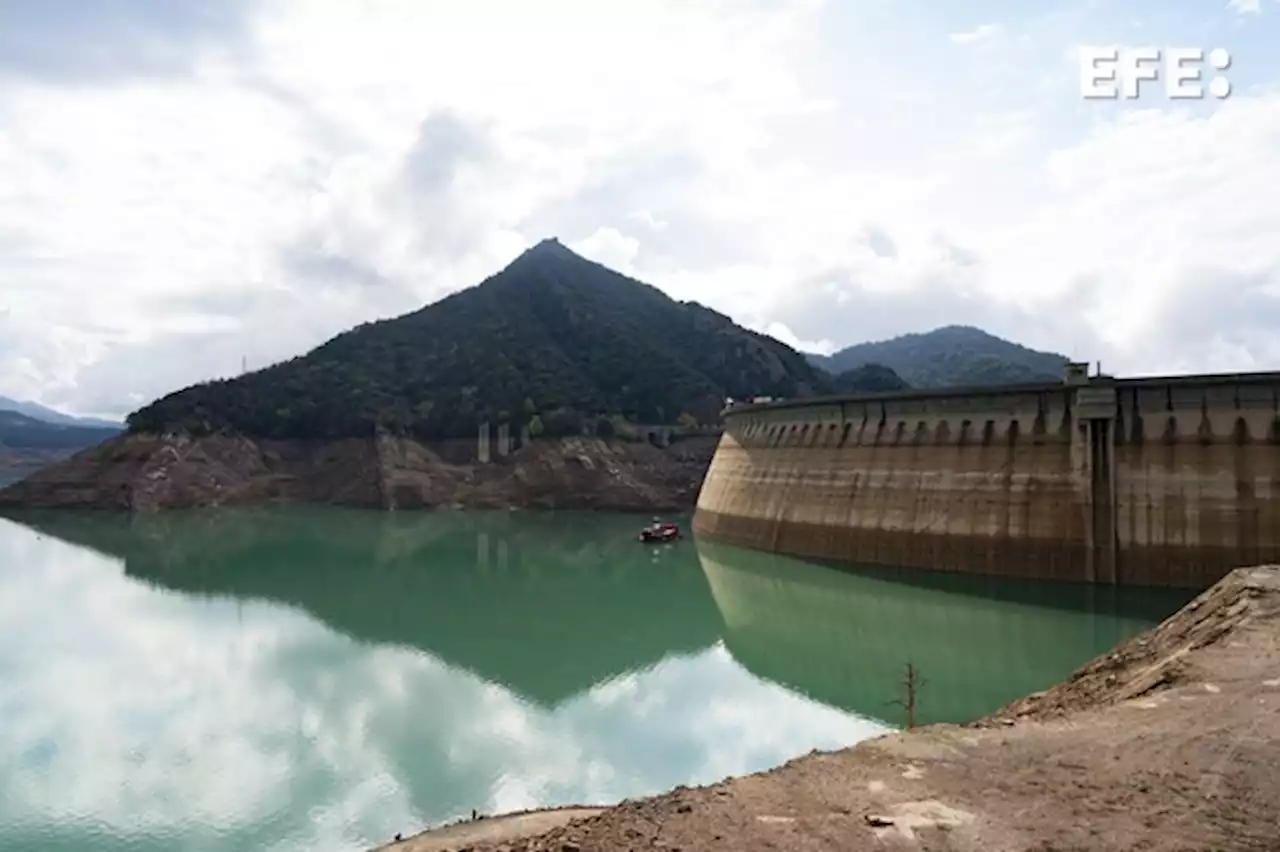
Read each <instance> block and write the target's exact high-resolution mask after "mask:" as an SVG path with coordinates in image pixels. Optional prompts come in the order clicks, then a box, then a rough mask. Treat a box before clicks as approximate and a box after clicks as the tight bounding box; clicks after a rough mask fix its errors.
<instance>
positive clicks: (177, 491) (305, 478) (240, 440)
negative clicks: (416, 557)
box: [0, 435, 716, 511]
mask: <svg viewBox="0 0 1280 852" xmlns="http://www.w3.org/2000/svg"><path fill="white" fill-rule="evenodd" d="M715 444H716V438H714V437H698V438H690V439H687V440H682V441H677V442H676V443H674V444H673V445H672V446H671V447H669V448H666V449H659V448H658V447H655V446H652V445H650V444H647V443H632V442H626V441H618V440H608V441H606V440H602V439H597V438H565V439H556V440H545V441H533V442H531V443H530V444H529V445H528V446H526V447H523V448H521V449H519V450H517V451H515V452H513V453H511V454H510V455H507V456H496V455H495V457H494V459H493V461H492V462H490V463H488V464H479V463H477V461H476V446H475V442H474V441H457V442H445V443H438V444H430V445H428V444H422V443H418V442H415V441H411V440H407V439H403V438H392V437H382V438H378V439H376V440H375V439H369V440H358V439H350V440H343V441H323V442H320V441H318V442H311V443H308V442H300V441H259V440H253V439H250V438H244V437H230V436H209V437H202V438H193V437H191V436H187V435H163V436H160V435H125V436H122V437H120V438H118V439H115V440H112V441H108V442H106V443H104V444H101V445H99V446H97V447H93V448H91V449H88V450H85V451H83V452H81V453H78V454H76V455H75V456H74V457H72V458H70V459H68V460H66V461H63V462H60V463H58V464H54V465H52V466H51V467H48V468H46V469H44V470H41V471H38V472H37V473H35V474H33V475H32V476H30V477H28V478H27V479H25V480H23V481H22V482H19V483H16V484H14V485H12V486H10V487H8V488H5V489H3V490H0V506H5V505H10V506H29V507H66V508H103V509H126V510H133V511H154V510H157V509H165V508H182V507H191V506H216V505H233V504H234V505H244V504H253V503H263V502H271V501H293V502H311V503H336V504H343V505H352V506H368V507H378V508H387V509H391V508H434V507H443V506H467V507H483V508H504V507H510V506H514V507H541V508H582V509H585V508H598V509H614V510H624V511H668V510H676V509H685V508H690V507H692V506H693V504H694V503H695V502H696V500H697V496H698V488H699V487H700V485H701V484H702V477H703V476H704V475H705V473H706V470H707V466H708V465H709V464H710V463H711V456H712V454H713V453H714V451H715Z"/></svg>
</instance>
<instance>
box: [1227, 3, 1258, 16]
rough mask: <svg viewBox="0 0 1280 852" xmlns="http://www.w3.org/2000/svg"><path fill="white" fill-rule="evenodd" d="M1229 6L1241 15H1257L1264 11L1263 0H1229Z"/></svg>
mask: <svg viewBox="0 0 1280 852" xmlns="http://www.w3.org/2000/svg"><path fill="white" fill-rule="evenodd" d="M1227 7H1228V8H1229V9H1231V10H1232V11H1233V12H1235V13H1236V14H1239V15H1256V14H1258V13H1259V12H1261V11H1262V0H1227Z"/></svg>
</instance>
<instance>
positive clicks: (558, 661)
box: [14, 507, 720, 707]
mask: <svg viewBox="0 0 1280 852" xmlns="http://www.w3.org/2000/svg"><path fill="white" fill-rule="evenodd" d="M14 519H15V520H17V521H19V522H20V523H24V524H27V525H28V526H32V527H35V528H37V529H40V530H42V531H44V532H47V533H49V534H50V535H53V536H55V537H57V538H61V539H63V540H66V541H69V542H72V543H75V544H81V545H85V546H89V547H92V548H94V549H96V550H99V551H102V552H105V553H107V554H110V555H112V556H115V557H118V558H121V559H123V560H124V561H125V571H126V573H127V574H128V575H130V576H133V577H137V578H139V579H142V580H145V581H147V582H149V583H153V584H155V585H158V586H161V587H165V588H169V589H175V590H180V591H184V592H194V593H201V594H211V595H229V596H235V597H239V598H262V599H268V600H272V601H278V602H281V603H285V604H290V605H293V606H297V607H300V608H302V609H304V610H306V611H307V612H308V613H310V614H311V615H313V616H314V617H316V618H318V619H320V620H322V621H324V622H326V623H327V624H329V625H330V626H332V627H333V628H335V629H336V630H339V631H341V632H343V633H345V634H347V635H349V636H351V637H353V638H355V639H358V640H361V641H366V642H373V643H381V644H398V645H406V646H412V647H416V648H420V649H423V650H425V651H428V652H429V653H431V654H433V655H435V656H437V657H439V658H441V659H442V660H445V661H446V662H448V663H450V664H452V665H455V666H458V667H461V668H464V669H467V670H469V671H472V672H474V673H475V674H477V675H479V676H480V677H483V678H485V679H486V680H490V681H493V682H497V683H501V684H503V685H505V686H507V687H508V688H510V689H512V690H513V691H515V692H517V693H519V694H521V695H523V696H524V697H526V698H527V699H530V700H533V701H535V702H537V703H539V704H541V705H543V706H548V707H549V706H554V705H556V704H559V703H561V702H563V701H564V700H566V699H568V698H569V697H571V696H573V695H575V694H577V693H580V692H582V691H583V690H586V689H588V688H589V687H591V686H592V685H594V684H596V683H599V682H601V681H604V680H607V679H608V678H610V677H612V676H615V675H618V674H621V673H624V672H628V671H634V670H636V669H640V668H644V667H646V666H649V665H652V664H654V663H656V662H658V661H659V660H661V659H662V658H663V657H664V656H666V655H668V654H671V653H693V652H696V651H698V650H701V649H703V648H707V647H709V646H711V645H713V644H714V643H715V642H716V640H717V638H718V637H719V635H720V619H719V616H718V615H717V613H716V611H715V606H714V604H713V602H712V600H711V597H710V595H709V594H708V593H707V587H706V582H705V580H704V579H703V576H702V574H701V572H700V571H698V570H697V568H696V565H694V564H693V563H694V560H695V559H696V556H695V553H694V550H693V548H691V547H684V548H672V549H669V550H666V551H663V552H662V553H661V556H660V557H658V556H655V555H654V551H652V550H651V549H650V548H646V547H641V546H639V545H637V544H636V542H635V540H634V534H633V530H632V526H633V525H634V520H628V519H626V518H616V517H610V516H592V515H575V514H571V513H557V514H556V515H552V516H547V515H545V514H542V515H540V516H539V517H537V518H529V517H527V516H521V515H520V514H518V513H517V514H509V513H505V512H502V513H473V512H467V513H440V514H436V513H433V514H426V513H412V514H410V513H395V514H385V513H377V512H360V511H353V510H343V509H329V508H322V507H321V508H314V507H309V508H294V509H280V510H264V509H254V510H234V511H217V510H201V511H194V512H166V513H160V514H156V515H139V516H133V517H129V516H120V515H107V514H79V513H66V512H58V513H40V514H33V513H28V514H26V515H24V516H22V517H15V518H14ZM615 527H616V529H615ZM655 558H660V559H662V560H664V561H667V562H668V563H669V564H659V565H654V564H653V563H652V560H654V559H655ZM670 563H674V564H670Z"/></svg>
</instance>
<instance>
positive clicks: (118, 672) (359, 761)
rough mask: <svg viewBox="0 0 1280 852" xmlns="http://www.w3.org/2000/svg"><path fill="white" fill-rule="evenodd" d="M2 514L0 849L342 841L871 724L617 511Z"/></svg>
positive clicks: (853, 733)
mask: <svg viewBox="0 0 1280 852" xmlns="http://www.w3.org/2000/svg"><path fill="white" fill-rule="evenodd" d="M21 521H22V523H23V524H25V526H20V525H18V524H15V523H10V522H7V521H0V848H4V849H8V848H14V849H41V850H59V849H68V850H70V849H76V850H82V849H85V848H93V849H95V850H113V849H121V850H124V849H128V850H150V849H173V848H184V849H209V850H223V849H227V850H230V849H235V850H243V849H280V850H287V849H288V850H291V849H321V850H324V849H354V848H361V847H363V846H368V845H370V844H372V843H375V842H378V841H380V840H383V839H385V838H387V837H389V836H390V835H391V834H393V833H395V832H396V831H403V830H408V829H411V828H414V827H416V826H418V825H421V824H423V823H428V822H435V821H439V820H443V819H447V818H451V817H454V816H457V815H460V814H463V813H469V812H470V809H471V808H479V809H481V810H485V811H494V810H505V809H511V808H520V807H528V806H532V805H537V804H554V803H564V802H572V801H609V800H616V799H620V798H623V797H627V796H635V795H640V794H643V793H647V792H653V791H657V790H660V789H663V788H665V787H668V786H671V785H673V784H677V783H698V782H705V781H708V780H712V779H715V778H719V777H722V776H724V775H727V774H731V773H739V772H744V771H751V770H754V769H758V768H762V767H764V766H768V765H771V764H774V763H777V762H780V761H782V760H785V759H787V758H789V757H791V756H794V755H795V754H797V753H800V752H803V751H806V750H808V749H809V748H812V747H815V746H817V747H834V746H837V745H840V744H844V743H849V742H854V741H856V740H858V739H861V738H863V737H865V736H868V735H871V734H874V733H876V732H878V731H880V730H883V727H882V726H881V725H879V724H878V723H875V722H871V721H868V720H866V719H863V718H860V717H859V716H857V715H853V714H849V713H845V712H840V711H837V710H835V709H831V708H828V707H825V706H823V705H821V704H817V703H814V702H811V701H808V700H805V699H804V698H802V697H800V696H798V695H796V694H795V693H794V692H792V691H789V690H786V689H783V688H781V687H779V686H776V685H774V684H771V683H769V682H768V681H764V680H760V679H758V678H756V677H754V676H752V675H751V674H750V673H749V672H747V671H746V670H745V669H743V668H742V667H741V666H740V665H739V664H738V663H737V662H736V661H735V660H734V659H733V658H732V657H731V656H730V654H729V653H728V652H727V651H726V650H725V648H724V646H723V644H722V643H721V642H720V636H721V634H722V633H723V630H724V628H723V624H722V622H721V618H720V615H719V612H718V610H717V608H716V603H715V601H714V600H713V599H712V597H711V594H710V592H709V590H708V587H707V583H706V580H705V578H704V575H703V572H702V570H701V567H700V565H699V562H698V558H697V552H696V550H695V549H694V548H693V547H690V546H680V547H675V548H669V549H659V550H652V549H650V548H647V547H643V546H640V545H638V544H637V543H636V542H635V541H634V538H633V532H634V530H633V529H632V528H633V526H634V523H635V522H634V520H632V519H628V518H614V517H608V516H585V515H556V516H538V517H532V518H531V517H525V516H521V515H508V514H486V515H471V514H465V515H459V514H445V515H422V514H415V515H407V514H406V515H387V514H379V513H361V512H348V511H341V510H327V509H314V510H313V509H307V510H255V511H246V512H217V511H209V512H192V513H173V514H163V515H158V516H145V517H136V518H128V517H120V516H112V515H99V514H91V515H76V514H66V513H62V514H43V515H42V514H32V515H27V516H24V517H23V518H21Z"/></svg>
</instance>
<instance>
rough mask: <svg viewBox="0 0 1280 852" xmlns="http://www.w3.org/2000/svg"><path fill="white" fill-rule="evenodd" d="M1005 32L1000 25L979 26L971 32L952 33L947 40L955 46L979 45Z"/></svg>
mask: <svg viewBox="0 0 1280 852" xmlns="http://www.w3.org/2000/svg"><path fill="white" fill-rule="evenodd" d="M1003 32H1004V27H1002V26H1000V25H999V24H979V25H978V26H976V27H974V28H973V29H971V30H966V31H964V32H958V33H951V34H950V35H948V36H947V38H949V39H951V42H952V43H953V44H962V45H967V44H977V43H979V42H983V41H990V40H991V39H993V38H997V37H998V36H1000V35H1001V34H1002V33H1003Z"/></svg>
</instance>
